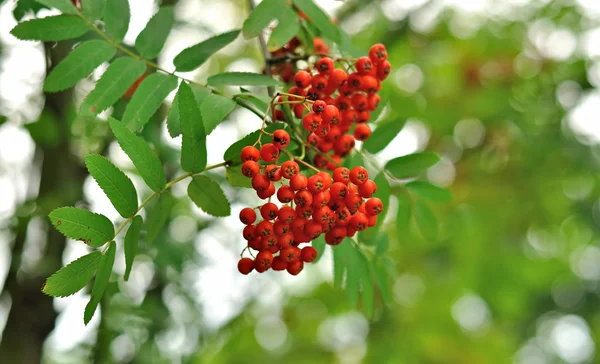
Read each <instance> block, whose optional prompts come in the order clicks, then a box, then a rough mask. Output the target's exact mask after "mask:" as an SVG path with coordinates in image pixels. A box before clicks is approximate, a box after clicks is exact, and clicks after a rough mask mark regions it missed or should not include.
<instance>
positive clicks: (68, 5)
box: [36, 0, 77, 14]
mask: <svg viewBox="0 0 600 364" xmlns="http://www.w3.org/2000/svg"><path fill="white" fill-rule="evenodd" d="M36 1H37V2H38V3H40V4H44V5H46V6H47V7H49V8H50V9H52V8H54V9H58V10H60V11H61V12H63V13H65V14H77V9H76V8H75V6H74V5H73V2H72V1H71V0H36Z"/></svg>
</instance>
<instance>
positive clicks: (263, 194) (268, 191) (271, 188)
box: [256, 181, 275, 200]
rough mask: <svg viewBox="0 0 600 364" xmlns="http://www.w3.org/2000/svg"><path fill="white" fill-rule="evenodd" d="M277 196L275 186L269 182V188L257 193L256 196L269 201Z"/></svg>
mask: <svg viewBox="0 0 600 364" xmlns="http://www.w3.org/2000/svg"><path fill="white" fill-rule="evenodd" d="M274 194H275V185H274V184H273V182H271V181H269V187H267V189H266V190H263V191H256V195H257V196H258V197H259V198H260V199H261V200H264V199H267V198H269V197H271V196H273V195H274Z"/></svg>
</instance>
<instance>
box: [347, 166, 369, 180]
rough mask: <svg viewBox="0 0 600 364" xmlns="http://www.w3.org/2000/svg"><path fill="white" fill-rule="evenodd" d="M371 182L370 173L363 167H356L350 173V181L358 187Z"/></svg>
mask: <svg viewBox="0 0 600 364" xmlns="http://www.w3.org/2000/svg"><path fill="white" fill-rule="evenodd" d="M368 180H369V172H367V170H366V169H365V167H362V166H356V167H354V168H352V170H351V171H350V181H352V183H354V184H356V185H360V184H363V183H365V182H367V181H368Z"/></svg>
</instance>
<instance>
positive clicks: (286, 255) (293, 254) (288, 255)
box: [279, 246, 300, 263]
mask: <svg viewBox="0 0 600 364" xmlns="http://www.w3.org/2000/svg"><path fill="white" fill-rule="evenodd" d="M279 256H280V257H281V258H282V259H283V261H284V262H286V263H289V262H293V261H294V260H297V259H298V258H300V251H299V249H298V248H296V247H293V246H292V247H289V248H285V249H283V250H281V254H280V255H279Z"/></svg>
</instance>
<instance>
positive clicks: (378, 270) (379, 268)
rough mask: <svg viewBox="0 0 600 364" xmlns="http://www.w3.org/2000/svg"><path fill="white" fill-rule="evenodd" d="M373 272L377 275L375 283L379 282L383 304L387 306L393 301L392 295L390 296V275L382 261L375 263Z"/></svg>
mask: <svg viewBox="0 0 600 364" xmlns="http://www.w3.org/2000/svg"><path fill="white" fill-rule="evenodd" d="M373 272H374V274H375V282H377V287H379V291H380V292H381V298H382V299H383V302H384V303H385V304H386V305H387V304H390V303H391V301H392V295H391V294H390V284H389V280H388V274H387V271H386V269H385V266H384V265H383V262H382V261H381V260H379V259H378V260H376V261H375V262H373Z"/></svg>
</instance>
